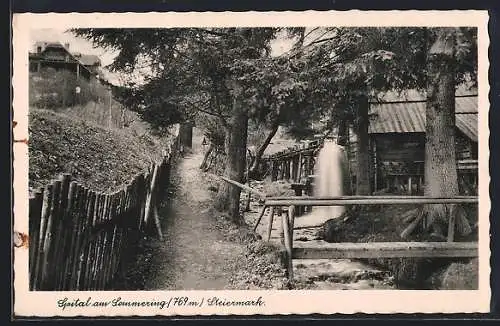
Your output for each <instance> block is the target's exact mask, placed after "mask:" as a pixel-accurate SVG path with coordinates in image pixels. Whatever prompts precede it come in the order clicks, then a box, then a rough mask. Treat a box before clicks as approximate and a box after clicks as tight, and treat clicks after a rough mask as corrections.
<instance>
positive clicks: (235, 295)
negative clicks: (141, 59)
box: [13, 10, 490, 316]
mask: <svg viewBox="0 0 500 326" xmlns="http://www.w3.org/2000/svg"><path fill="white" fill-rule="evenodd" d="M487 24H488V14H487V12H486V11H415V10H411V11H359V10H353V11H343V12H335V11H325V12H314V11H305V12H240V13H233V12H221V13H210V12H205V13H175V12H171V13H112V14H101V13H92V14H80V13H70V14H56V13H50V14H31V13H27V14H14V17H13V53H14V60H13V66H14V76H13V85H14V100H13V101H14V103H13V104H14V121H17V123H18V124H17V127H16V128H14V138H15V139H23V138H28V119H27V113H28V96H27V94H28V89H27V88H28V55H27V53H28V49H29V48H30V46H31V44H29V43H28V40H29V31H30V29H32V28H58V29H60V28H72V27H195V26H205V27H206V26H220V27H227V26H247V27H250V26H269V27H271V26H333V25H335V26H476V27H478V53H479V77H478V78H479V139H480V141H479V162H480V163H479V165H480V167H479V171H480V176H479V192H480V203H479V212H480V222H479V239H480V240H479V247H480V253H479V255H480V258H479V267H480V278H479V290H477V291H402V290H387V291H386V290H369V291H365V290H355V291H316V290H315V291H170V292H162V291H150V292H130V291H129V292H46V293H44V292H29V290H28V250H26V249H22V248H17V249H15V262H14V269H15V278H14V287H15V295H14V296H15V303H14V311H15V314H16V315H18V316H78V315H80V316H131V315H135V316H151V315H212V314H218V315H228V314H238V315H251V314H310V313H319V314H332V313H344V314H351V313H356V312H364V313H415V312H424V313H457V312H462V313H468V312H488V311H489V305H490V282H489V278H490V263H489V259H490V250H489V241H490V240H489V212H490V200H489V173H488V171H489V169H488V160H489V147H488V138H489V129H488V109H489V101H488V92H489V85H488V67H489V61H488V45H489V36H488V31H487ZM14 189H15V191H14V214H15V222H14V229H15V230H16V231H19V232H24V233H26V234H27V233H28V150H27V146H26V145H24V144H22V143H15V144H14ZM182 295H186V296H189V297H190V298H191V299H192V300H194V299H201V298H205V300H206V299H207V298H209V297H212V296H217V297H220V298H227V299H232V300H237V299H245V300H248V299H254V298H257V297H259V296H261V297H262V300H263V301H264V302H265V305H264V306H261V307H251V308H243V307H213V306H212V307H208V306H206V305H205V307H203V308H187V307H185V308H172V307H170V308H168V309H163V310H159V309H157V308H137V309H130V308H112V309H111V308H107V309H103V308H92V307H88V308H85V309H65V310H64V311H63V310H61V309H59V308H58V307H57V300H59V299H62V298H64V297H68V298H69V299H76V298H80V299H81V300H87V298H88V297H92V298H93V300H101V301H106V300H112V299H113V298H116V297H121V298H122V299H123V300H137V299H141V300H148V299H150V300H152V299H155V300H158V299H168V298H170V297H172V296H182Z"/></svg>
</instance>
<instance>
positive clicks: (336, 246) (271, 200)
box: [223, 178, 479, 279]
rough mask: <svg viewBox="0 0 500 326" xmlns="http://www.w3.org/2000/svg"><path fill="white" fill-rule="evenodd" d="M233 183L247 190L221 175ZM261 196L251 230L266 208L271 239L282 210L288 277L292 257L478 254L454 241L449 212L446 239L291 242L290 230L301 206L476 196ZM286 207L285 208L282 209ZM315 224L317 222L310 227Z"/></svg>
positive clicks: (464, 200) (472, 199)
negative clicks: (425, 240)
mask: <svg viewBox="0 0 500 326" xmlns="http://www.w3.org/2000/svg"><path fill="white" fill-rule="evenodd" d="M223 180H224V181H226V182H229V183H230V184H232V185H234V186H238V187H240V188H242V189H243V190H246V191H252V189H248V188H249V187H248V186H246V185H242V184H240V183H238V182H236V181H234V180H229V179H227V178H223ZM259 194H260V196H261V197H264V204H263V207H262V209H261V212H260V214H259V217H258V219H257V222H256V224H255V226H254V231H255V230H256V229H257V227H258V225H259V223H260V222H261V220H262V217H263V216H264V213H265V211H266V210H267V209H269V210H270V216H269V221H268V226H267V241H270V239H271V231H272V228H273V223H274V215H275V212H276V211H279V210H282V211H283V213H284V214H278V215H281V232H280V238H281V244H282V245H283V247H284V255H283V256H284V258H285V265H286V269H287V276H288V278H289V279H293V259H344V258H347V259H362V258H410V257H411V258H444V257H447V258H453V257H455V258H458V257H461V258H463V257H477V256H478V244H477V242H454V229H455V220H454V218H453V217H454V216H455V215H454V214H451V215H450V221H449V230H448V239H447V242H416V241H413V242H410V241H409V242H370V243H347V242H343V243H342V242H341V243H328V242H326V241H307V242H302V241H297V242H295V243H294V240H293V232H294V230H296V229H302V228H304V226H302V227H298V228H295V227H294V224H295V217H296V216H297V214H296V213H297V211H298V209H299V208H300V207H304V206H346V205H401V204H403V205H405V204H409V205H415V204H431V205H432V204H451V205H454V204H455V205H456V204H477V203H479V198H478V197H477V196H455V197H452V198H438V197H427V196H337V197H313V196H289V197H270V196H266V195H265V194H262V193H260V192H259ZM283 208H285V209H283ZM310 227H318V225H314V226H310Z"/></svg>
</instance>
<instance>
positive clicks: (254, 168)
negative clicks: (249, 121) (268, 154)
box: [249, 122, 279, 179]
mask: <svg viewBox="0 0 500 326" xmlns="http://www.w3.org/2000/svg"><path fill="white" fill-rule="evenodd" d="M278 128H279V123H278V122H275V123H274V124H273V125H272V127H271V130H270V131H269V134H268V135H267V137H266V139H264V142H263V143H262V144H261V145H260V146H259V148H258V149H257V151H256V152H255V157H254V159H253V162H252V165H251V166H250V170H249V178H251V179H253V178H257V177H258V172H259V166H260V162H261V159H262V156H264V152H265V151H266V148H267V146H269V144H270V143H271V140H272V139H273V137H274V136H275V135H276V132H277V131H278Z"/></svg>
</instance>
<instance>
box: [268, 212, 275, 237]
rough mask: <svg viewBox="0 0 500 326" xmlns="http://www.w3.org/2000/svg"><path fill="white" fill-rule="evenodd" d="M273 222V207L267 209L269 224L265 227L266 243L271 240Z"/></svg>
mask: <svg viewBox="0 0 500 326" xmlns="http://www.w3.org/2000/svg"><path fill="white" fill-rule="evenodd" d="M273 221H274V207H270V209H269V223H268V225H267V241H270V240H271V231H272V230H273Z"/></svg>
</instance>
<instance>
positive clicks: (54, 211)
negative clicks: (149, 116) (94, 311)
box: [29, 142, 176, 291]
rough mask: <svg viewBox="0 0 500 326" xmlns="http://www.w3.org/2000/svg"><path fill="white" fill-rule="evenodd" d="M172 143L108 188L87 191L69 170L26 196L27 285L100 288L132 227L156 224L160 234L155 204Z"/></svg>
mask: <svg viewBox="0 0 500 326" xmlns="http://www.w3.org/2000/svg"><path fill="white" fill-rule="evenodd" d="M175 148H176V142H174V143H173V146H172V147H171V148H170V149H169V150H168V151H167V153H166V154H165V155H164V157H163V159H162V160H161V161H160V162H157V163H155V164H152V165H151V166H150V168H149V169H148V171H146V172H144V173H140V174H138V175H137V176H136V177H135V178H134V179H133V180H132V181H131V182H130V183H128V184H127V185H126V186H124V187H123V188H122V189H119V190H117V191H115V192H113V193H101V192H96V191H93V190H90V189H89V188H87V187H84V186H83V185H81V184H79V183H77V182H75V181H72V180H71V175H69V174H64V175H62V176H61V177H60V178H59V179H58V180H56V181H54V182H52V183H50V184H48V185H46V186H45V187H43V188H42V189H39V190H37V191H36V192H35V193H34V195H33V196H32V198H30V201H29V233H30V234H29V237H30V239H32V240H31V241H30V249H29V250H30V251H29V271H30V290H32V291H75V290H103V289H105V288H106V287H107V286H108V285H109V284H110V282H111V281H112V280H113V278H114V277H115V276H116V275H117V272H118V271H119V270H120V268H121V264H122V262H123V258H124V254H126V249H127V245H128V242H129V240H130V236H131V233H132V232H145V231H150V230H151V229H152V228H153V227H156V231H157V232H158V235H159V236H160V237H161V236H162V234H161V229H160V224H159V219H158V215H157V203H158V201H159V200H161V198H162V197H163V196H164V195H165V190H166V188H167V185H168V182H169V178H170V168H171V164H172V159H173V155H172V153H173V151H174V150H175ZM151 216H153V218H151ZM152 220H153V221H154V223H151V221H152Z"/></svg>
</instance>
